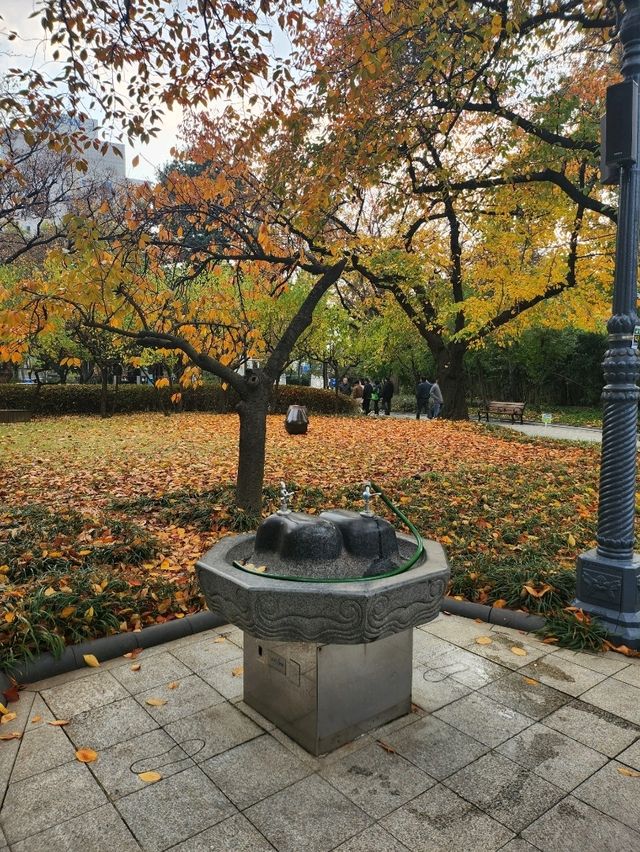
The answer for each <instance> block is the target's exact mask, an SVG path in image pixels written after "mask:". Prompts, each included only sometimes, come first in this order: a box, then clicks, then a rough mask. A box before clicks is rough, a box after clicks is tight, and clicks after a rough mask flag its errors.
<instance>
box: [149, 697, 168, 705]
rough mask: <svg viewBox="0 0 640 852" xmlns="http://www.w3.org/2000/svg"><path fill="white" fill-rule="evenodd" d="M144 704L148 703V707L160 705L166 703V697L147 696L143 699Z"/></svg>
mask: <svg viewBox="0 0 640 852" xmlns="http://www.w3.org/2000/svg"><path fill="white" fill-rule="evenodd" d="M144 703H145V704H148V705H149V707H162V706H163V705H164V704H166V703H167V699H166V698H147V699H145V702H144Z"/></svg>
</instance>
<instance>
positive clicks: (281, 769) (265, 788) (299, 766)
mask: <svg viewBox="0 0 640 852" xmlns="http://www.w3.org/2000/svg"><path fill="white" fill-rule="evenodd" d="M202 769H203V770H204V771H205V772H206V773H207V775H208V776H209V778H211V780H212V781H214V782H215V783H216V784H217V785H218V787H220V789H221V790H222V792H223V793H224V794H225V796H228V798H229V799H231V801H232V802H233V803H234V805H235V806H236V807H237V808H240V810H244V809H245V808H248V807H249V805H253V804H255V803H256V802H259V801H260V800H261V799H265V798H266V797H267V796H271V795H273V793H277V792H279V791H280V790H282V789H283V788H284V787H288V786H289V785H290V784H293V783H294V782H295V781H299V780H300V779H301V778H304V777H306V776H307V775H309V774H310V773H311V771H312V769H311V767H310V766H308V765H307V764H305V763H302V762H301V761H300V760H298V759H297V758H296V757H294V755H293V754H291V752H290V751H288V750H287V749H286V748H285V747H284V746H283V745H281V744H280V743H279V742H277V740H274V739H273V737H271V736H269V735H268V734H264V735H263V736H261V737H258V738H257V739H254V740H250V741H249V742H247V743H243V744H242V745H239V746H237V747H236V748H233V749H231V750H229V751H225V752H223V753H222V754H219V755H217V756H216V757H212V758H210V759H209V760H206V761H205V762H204V763H203V764H202Z"/></svg>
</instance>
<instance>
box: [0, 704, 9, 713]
mask: <svg viewBox="0 0 640 852" xmlns="http://www.w3.org/2000/svg"><path fill="white" fill-rule="evenodd" d="M8 712H9V711H8V710H7V708H6V707H5V706H4V704H0V715H4V714H5V713H8Z"/></svg>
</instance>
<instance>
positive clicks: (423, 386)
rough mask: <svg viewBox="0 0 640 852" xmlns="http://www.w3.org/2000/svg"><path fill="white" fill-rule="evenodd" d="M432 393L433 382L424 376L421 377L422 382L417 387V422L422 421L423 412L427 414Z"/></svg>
mask: <svg viewBox="0 0 640 852" xmlns="http://www.w3.org/2000/svg"><path fill="white" fill-rule="evenodd" d="M430 393H431V382H429V381H427V379H426V378H425V377H424V376H421V377H420V381H419V382H418V384H417V385H416V420H420V415H421V414H422V413H423V412H424V413H425V414H427V409H428V407H429V394H430Z"/></svg>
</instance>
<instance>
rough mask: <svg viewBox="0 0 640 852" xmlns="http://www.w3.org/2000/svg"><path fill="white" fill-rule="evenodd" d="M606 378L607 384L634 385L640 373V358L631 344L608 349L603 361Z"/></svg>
mask: <svg viewBox="0 0 640 852" xmlns="http://www.w3.org/2000/svg"><path fill="white" fill-rule="evenodd" d="M602 369H603V371H604V378H605V382H606V383H607V384H614V385H616V384H618V385H620V384H628V385H634V384H635V381H636V379H637V377H638V374H639V373H640V359H639V358H638V353H637V351H636V350H635V349H631V347H630V346H627V347H624V348H620V349H616V348H612V349H607V351H606V352H605V355H604V361H603V362H602Z"/></svg>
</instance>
